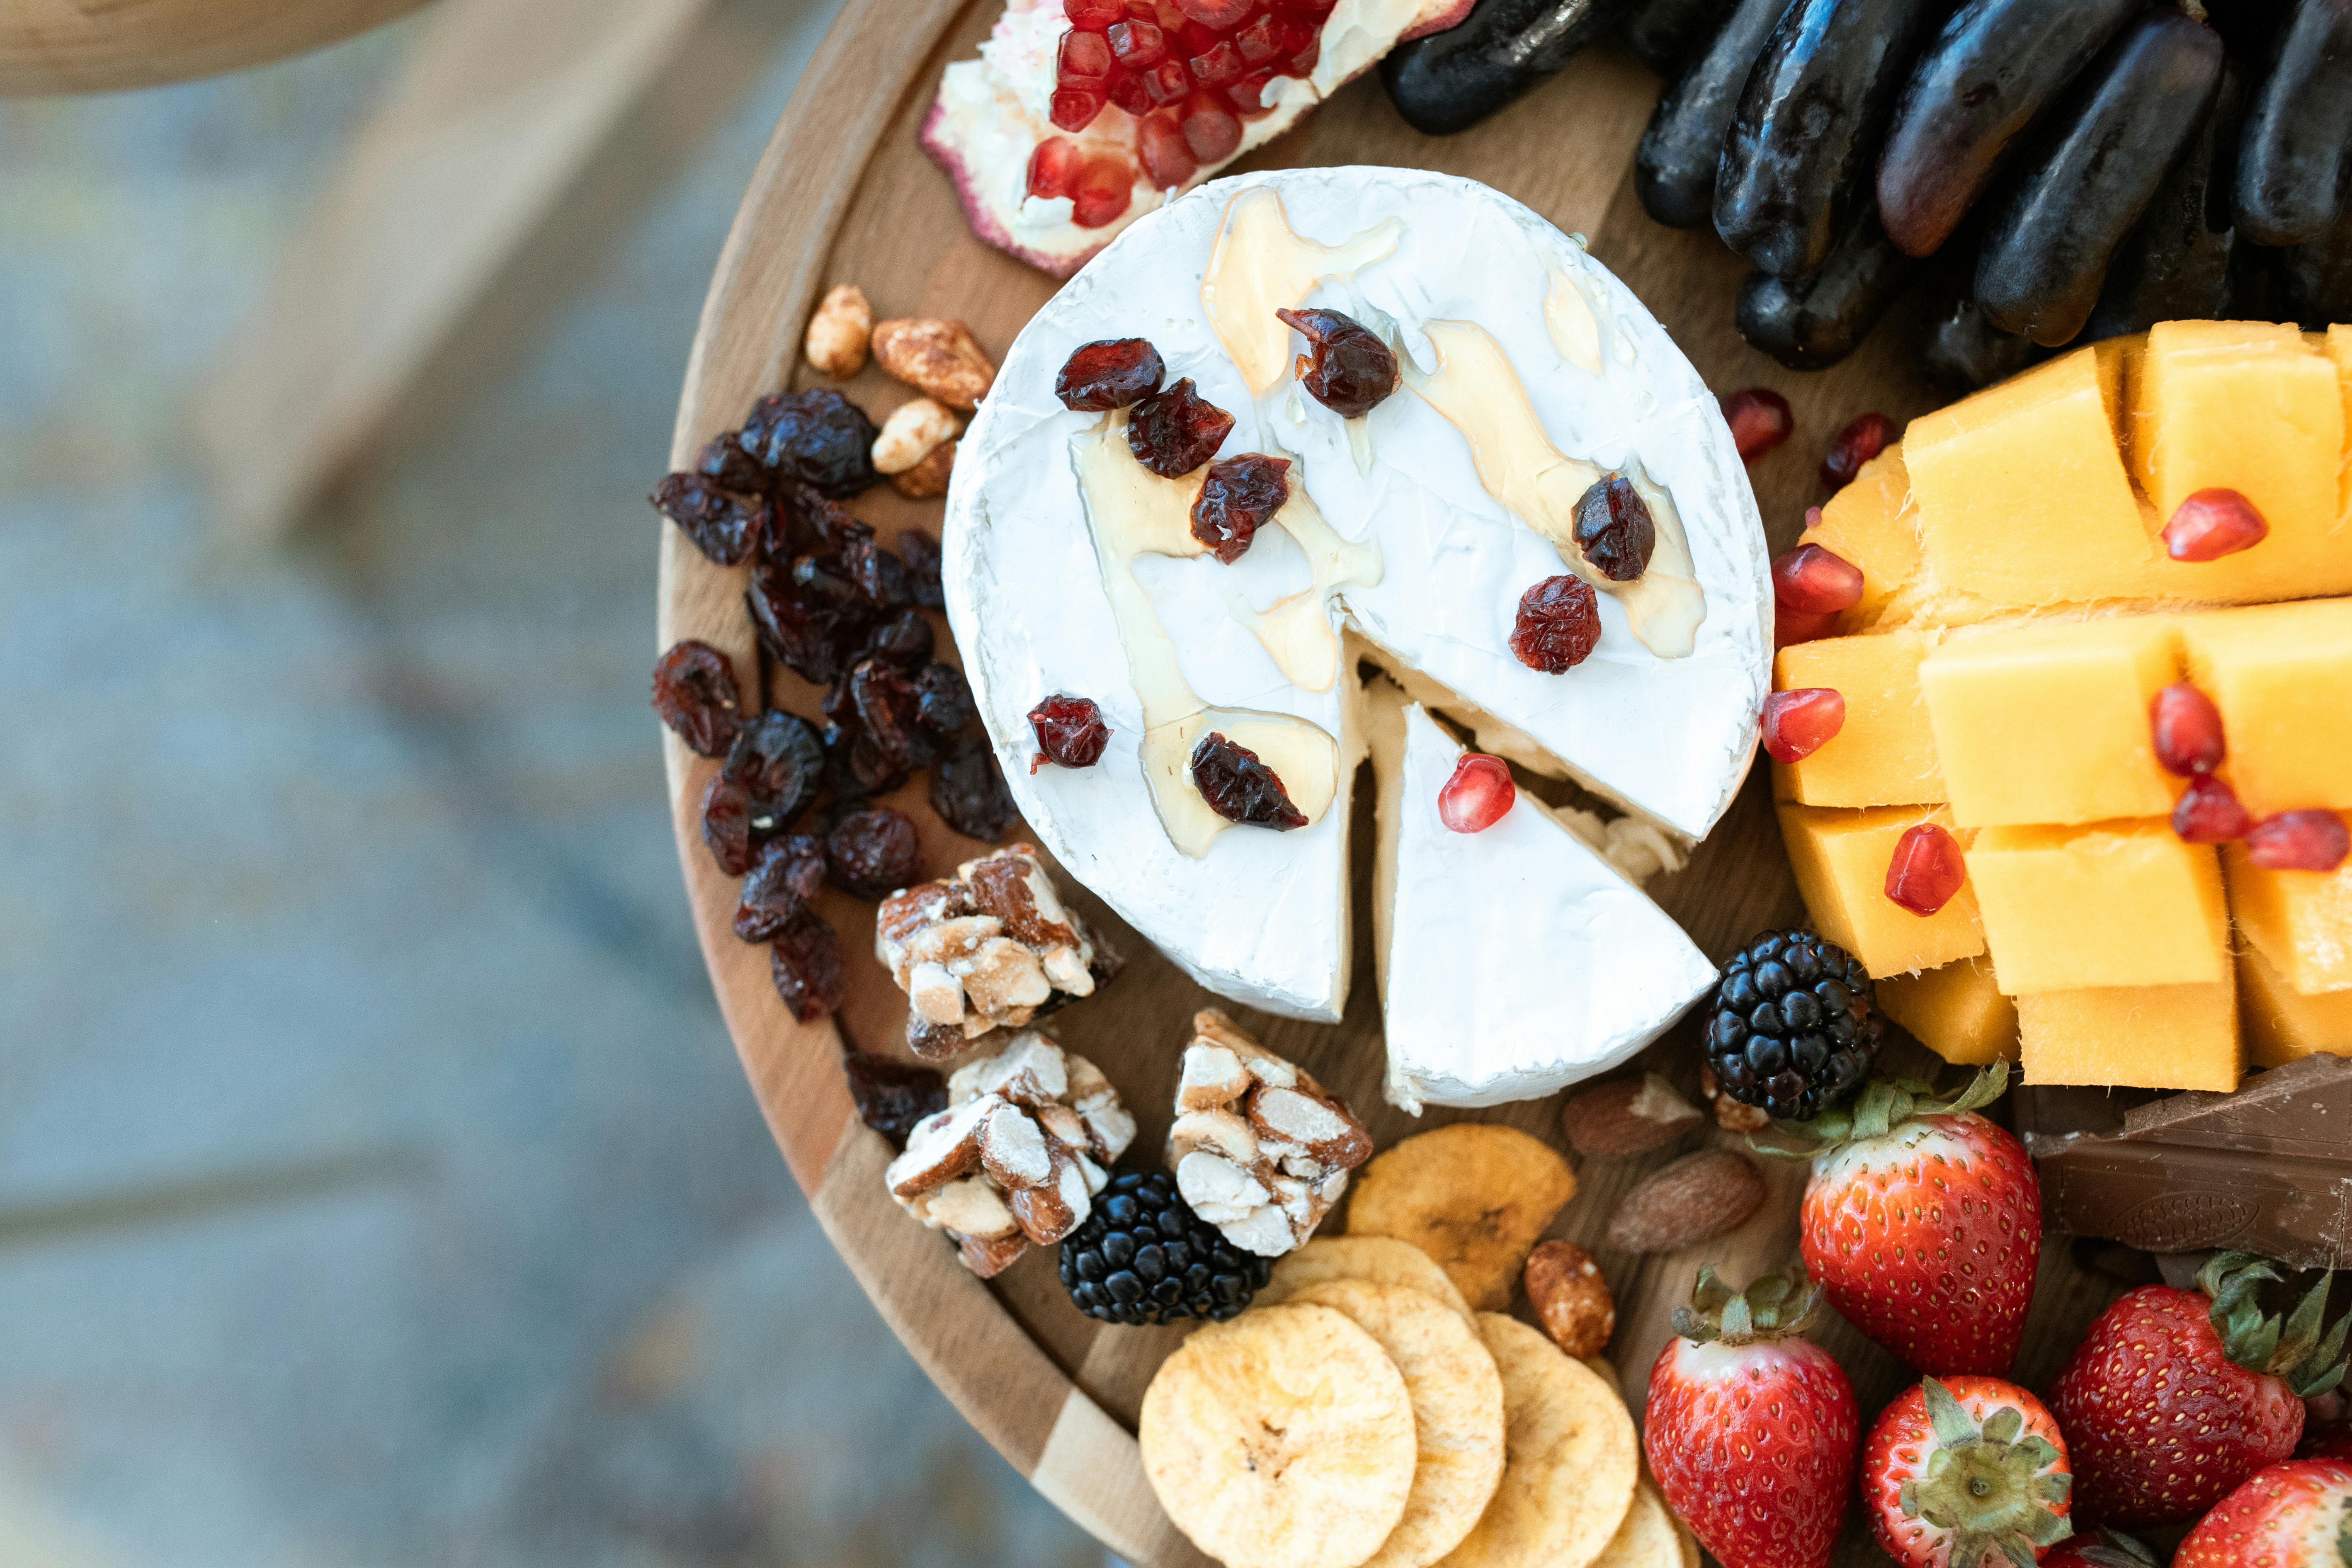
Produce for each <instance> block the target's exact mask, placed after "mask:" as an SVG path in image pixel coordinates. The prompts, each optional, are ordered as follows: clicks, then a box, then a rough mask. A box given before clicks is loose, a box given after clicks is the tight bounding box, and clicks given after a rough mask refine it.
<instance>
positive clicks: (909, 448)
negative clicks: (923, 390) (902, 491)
mask: <svg viewBox="0 0 2352 1568" xmlns="http://www.w3.org/2000/svg"><path fill="white" fill-rule="evenodd" d="M955 437H956V416H954V415H953V414H952V413H950V412H949V410H948V408H947V405H944V404H942V403H940V402H938V401H936V400H935V399H932V398H929V397H910V398H908V400H907V401H906V402H904V403H901V404H900V405H898V407H896V408H893V409H892V410H890V412H889V415H888V416H887V417H886V418H884V420H883V421H882V431H881V434H879V435H877V436H876V437H874V468H875V471H876V472H877V473H883V474H903V473H905V472H906V471H907V470H908V469H909V468H913V467H914V466H915V465H916V464H918V463H919V462H921V461H922V460H923V459H924V458H928V457H929V456H930V455H931V453H932V451H933V450H934V449H935V448H937V447H939V446H940V443H942V442H946V441H952V440H954V439H955Z"/></svg>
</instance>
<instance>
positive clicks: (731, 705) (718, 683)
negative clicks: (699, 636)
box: [654, 637, 740, 757]
mask: <svg viewBox="0 0 2352 1568" xmlns="http://www.w3.org/2000/svg"><path fill="white" fill-rule="evenodd" d="M739 708H740V704H739V701H738V699H737V697H736V691H735V666H734V664H733V663H732V662H731V661H730V660H729V658H728V657H727V656H726V655H725V654H723V653H721V652H719V650H718V649H717V648H715V647H711V646H710V645H709V643H707V642H698V641H696V640H695V639H694V638H692V637H688V638H687V639H686V640H685V641H684V642H681V643H679V644H678V645H677V647H673V648H671V649H670V650H669V651H668V652H667V653H666V654H664V655H662V656H661V662H660V663H658V664H656V665H655V666H654V711H655V712H656V713H658V714H660V715H661V720H662V722H663V723H665V724H667V725H668V726H669V727H670V728H671V729H672V730H674V731H677V738H678V739H679V740H681V741H684V742H686V743H687V746H688V749H690V750H692V751H696V752H701V753H702V754H703V755H704V756H706V757H716V756H719V755H720V754H721V753H723V752H725V751H726V750H727V748H728V747H729V746H730V744H732V743H733V742H734V740H735V718H736V714H737V712H738V711H739Z"/></svg>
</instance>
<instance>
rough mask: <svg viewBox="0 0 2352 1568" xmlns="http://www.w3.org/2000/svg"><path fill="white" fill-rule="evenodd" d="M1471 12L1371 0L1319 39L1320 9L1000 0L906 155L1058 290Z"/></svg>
mask: <svg viewBox="0 0 2352 1568" xmlns="http://www.w3.org/2000/svg"><path fill="white" fill-rule="evenodd" d="M1471 4H1472V0H1378V3H1368V4H1361V5H1356V6H1352V7H1350V8H1349V13H1348V15H1347V16H1345V17H1344V18H1343V24H1342V25H1341V26H1339V27H1337V28H1333V27H1332V25H1331V18H1332V17H1333V16H1334V15H1335V14H1336V13H1335V10H1334V0H1006V4H1005V7H1004V14H1003V16H1000V17H998V18H997V23H996V28H995V30H994V31H993V32H992V33H991V34H990V35H989V37H988V41H987V42H985V43H983V44H982V45H981V47H980V58H978V59H976V60H959V61H958V62H956V63H955V64H954V65H951V66H950V67H949V68H948V69H947V73H946V75H945V77H944V78H943V79H942V80H941V81H940V96H939V100H938V101H937V102H936V103H935V104H933V105H932V108H931V112H930V115H929V118H928V119H927V120H925V121H924V122H923V131H922V142H923V147H924V150H925V151H927V152H928V153H930V155H931V156H932V158H933V159H934V160H936V161H937V162H938V163H939V164H940V167H941V168H943V169H945V170H946V171H947V173H948V177H949V178H950V179H951V180H953V181H954V182H955V184H956V188H957V191H958V193H959V194H960V195H961V198H962V201H963V208H964V215H965V216H966V217H967V218H969V219H970V220H971V226H972V232H973V233H975V234H977V235H979V236H980V237H981V238H982V239H984V240H986V241H988V242H989V243H990V244H991V245H994V246H997V247H1001V248H1003V249H1005V250H1008V251H1010V252H1012V253H1013V255H1015V256H1017V257H1020V258H1022V259H1023V260H1024V261H1028V262H1030V263H1032V264H1034V265H1035V266H1038V267H1042V268H1045V270H1046V271H1048V272H1051V273H1054V274H1055V275H1056V276H1059V277H1065V278H1066V277H1068V276H1069V275H1070V274H1071V273H1072V272H1075V271H1076V270H1077V268H1078V267H1079V266H1080V265H1081V264H1082V263H1083V262H1084V261H1085V260H1086V259H1087V257H1089V256H1092V255H1093V254H1094V253H1095V252H1096V251H1097V250H1099V249H1101V248H1102V247H1103V246H1104V245H1106V244H1108V242H1109V240H1110V238H1111V237H1112V236H1113V235H1115V234H1117V233H1118V230H1119V229H1120V228H1121V227H1123V226H1125V225H1127V224H1128V223H1130V222H1132V221H1133V220H1134V219H1136V218H1138V217H1139V216H1142V215H1143V214H1144V213H1146V212H1149V211H1150V210H1151V209H1152V208H1153V207H1156V206H1158V205H1160V204H1161V203H1162V202H1163V201H1165V200H1167V199H1168V197H1169V196H1170V195H1173V194H1178V193H1181V192H1182V191H1185V190H1189V189H1190V188H1191V187H1192V186H1193V185H1195V184H1199V183H1200V182H1202V180H1205V179H1207V178H1208V177H1209V176H1210V175H1212V174H1215V173H1216V172H1217V171H1218V169H1220V168H1221V167H1223V165H1224V164H1226V163H1230V162H1231V161H1232V160H1234V158H1236V157H1239V156H1240V155H1241V154H1242V153H1245V152H1247V151H1248V150H1249V149H1251V148H1253V147H1255V146H1258V145H1259V144H1261V143H1263V142H1267V141H1270V140H1272V139H1273V138H1274V137H1276V136H1277V135H1279V134H1281V133H1282V132H1284V131H1286V130H1287V129H1288V128H1289V127H1290V126H1291V125H1292V124H1293V123H1295V122H1296V121H1297V120H1298V118H1299V116H1301V115H1303V114H1305V113H1306V112H1307V110H1310V109H1312V108H1313V107H1315V105H1317V104H1318V103H1320V102H1321V101H1322V100H1324V99H1325V98H1328V96H1330V94H1331V93H1332V92H1333V91H1335V90H1336V89H1338V88H1339V86H1340V85H1341V84H1342V83H1344V82H1346V81H1348V80H1349V79H1352V78H1354V77H1356V76H1358V75H1360V73H1362V72H1363V71H1365V70H1367V69H1369V68H1371V66H1373V65H1374V64H1375V63H1377V62H1378V61H1379V59H1380V58H1381V56H1382V55H1384V54H1386V53H1387V52H1388V51H1389V50H1390V49H1391V47H1394V46H1395V45H1397V44H1399V43H1401V42H1402V41H1403V40H1405V39H1406V38H1412V37H1420V36H1421V35H1422V34H1423V33H1432V32H1436V31H1438V30H1439V29H1441V28H1444V27H1450V26H1454V24H1455V23H1456V22H1459V21H1460V20H1461V19H1462V18H1463V17H1464V16H1466V15H1468V13H1469V10H1470V6H1471ZM1327 30H1329V31H1330V32H1331V35H1332V36H1331V37H1329V38H1328V39H1327V38H1326V37H1325V36H1324V35H1325V33H1326V31H1327ZM1327 43H1328V45H1329V47H1328V49H1327V48H1326V47H1325V45H1326V44H1327ZM1049 150H1050V151H1049ZM1114 184H1118V186H1119V189H1118V190H1117V191H1116V192H1115V191H1114V190H1113V188H1112V187H1113V185H1114Z"/></svg>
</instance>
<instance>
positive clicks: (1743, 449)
mask: <svg viewBox="0 0 2352 1568" xmlns="http://www.w3.org/2000/svg"><path fill="white" fill-rule="evenodd" d="M1717 401H1718V402H1720V403H1721V404H1722V405H1723V422H1724V423H1725V424H1727V425H1728V426H1731V439H1732V443H1733V444H1734V445H1735V446H1737V447H1738V448H1739V460H1740V461H1741V462H1743V463H1752V462H1754V461H1755V460H1756V459H1757V458H1760V457H1762V456H1763V455H1764V454H1765V453H1767V452H1769V451H1770V450H1771V449H1772V448H1773V447H1777V446H1779V445H1780V443H1781V442H1783V441H1785V440H1787V439H1788V438H1789V433H1790V431H1792V430H1794V429H1795V428H1796V427H1797V416H1796V415H1795V414H1794V413H1793V412H1792V411H1791V410H1790V407H1789V400H1788V399H1787V398H1785V397H1783V396H1781V395H1780V394H1779V393H1777V392H1774V391H1773V390H1772V389H1771V388H1769V387H1766V386H1750V387H1747V388H1744V389H1743V390H1741V391H1738V392H1727V393H1725V394H1724V395H1723V396H1722V397H1721V398H1719V399H1717Z"/></svg>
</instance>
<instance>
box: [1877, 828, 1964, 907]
mask: <svg viewBox="0 0 2352 1568" xmlns="http://www.w3.org/2000/svg"><path fill="white" fill-rule="evenodd" d="M1968 879H1969V868H1968V862H1967V861H1965V860H1963V859H1962V858H1960V842H1959V840H1958V839H1957V838H1954V837H1952V836H1951V835H1950V834H1949V833H1948V832H1946V831H1945V830H1944V829H1943V828H1941V827H1939V826H1937V825H1936V824H1935V823H1932V822H1923V823H1921V824H1920V825H1919V826H1916V827H1915V828H1913V829H1911V831H1910V832H1908V833H1906V834H1905V835H1904V836H1903V837H1901V838H1898V839H1896V840H1895V857H1894V858H1893V859H1891V860H1889V861H1888V862H1887V863H1886V896H1887V898H1888V899H1889V900H1892V901H1893V902H1895V903H1897V904H1900V905H1901V906H1902V907H1903V908H1905V909H1906V910H1910V911H1911V912H1912V913H1913V914H1915V915H1922V916H1925V915H1932V914H1934V913H1935V912H1936V911H1937V910H1940V909H1942V908H1943V907H1944V906H1945V905H1946V904H1948V903H1950V902H1951V901H1952V895H1953V894H1954V893H1957V892H1958V891H1959V890H1960V884H1961V883H1963V882H1965V881H1967V880H1968Z"/></svg>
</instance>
